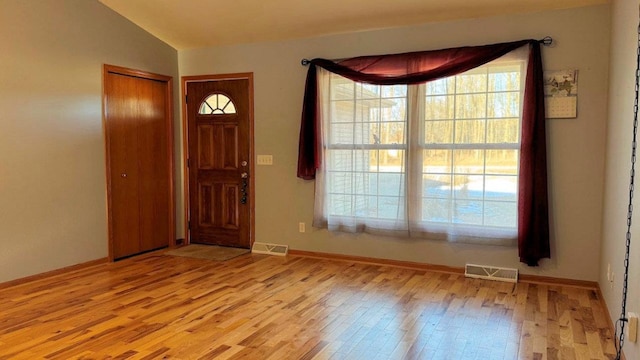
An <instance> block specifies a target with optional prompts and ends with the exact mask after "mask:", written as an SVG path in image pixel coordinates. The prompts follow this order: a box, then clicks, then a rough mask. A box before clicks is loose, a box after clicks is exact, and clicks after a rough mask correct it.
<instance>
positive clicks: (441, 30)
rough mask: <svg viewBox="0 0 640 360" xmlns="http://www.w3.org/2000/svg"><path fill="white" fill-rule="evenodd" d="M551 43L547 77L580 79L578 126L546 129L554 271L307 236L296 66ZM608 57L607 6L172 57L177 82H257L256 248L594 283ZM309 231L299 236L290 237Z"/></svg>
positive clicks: (424, 245) (498, 258) (549, 263)
mask: <svg viewBox="0 0 640 360" xmlns="http://www.w3.org/2000/svg"><path fill="white" fill-rule="evenodd" d="M545 35H550V36H553V38H554V39H555V46H554V47H552V48H545V49H544V52H543V57H544V61H545V67H546V68H547V69H550V70H560V69H565V68H578V69H579V70H580V80H579V82H580V83H579V88H580V95H579V109H578V111H579V117H578V118H577V119H569V120H549V121H548V133H549V135H548V137H549V154H550V155H549V174H550V194H551V199H552V200H551V207H552V208H551V214H552V224H551V225H552V251H553V254H552V256H553V257H552V259H551V260H545V261H543V262H542V266H541V267H539V268H536V269H534V268H528V267H526V266H523V265H521V264H519V262H518V256H517V250H516V249H515V248H509V247H492V246H469V245H461V244H450V243H445V242H435V241H428V240H416V239H411V240H406V239H393V238H383V237H375V236H369V235H347V234H331V233H329V232H327V231H326V230H320V229H311V226H310V223H311V219H312V212H313V188H314V183H313V182H312V181H303V180H300V179H297V178H296V176H295V173H296V161H297V142H298V132H299V122H300V112H301V103H302V94H303V88H304V78H305V73H306V68H305V67H302V66H300V60H301V59H302V58H305V57H306V58H313V57H325V58H344V57H350V56H357V55H367V54H381V53H395V52H403V51H415V50H425V49H438V48H445V47H454V46H463V45H474V44H486V43H494V42H501V41H510V40H519V39H523V38H542V37H544V36H545ZM608 49H609V7H608V5H604V6H596V7H587V8H580V9H574V10H563V11H553V12H544V13H537V14H529V15H517V16H504V17H495V18H486V19H476V20H465V21H458V22H447V23H438V24H430V25H423V26H412V27H405V28H399V29H390V30H379V31H369V32H359V33H349V34H342V35H334V36H326V37H318V38H312V39H303V40H295V41H286V42H273V43H258V44H249V45H238V46H227V47H215V48H205V49H195V50H185V51H180V52H179V64H180V75H181V76H185V75H202V74H220V73H231V72H245V71H252V72H254V74H255V130H256V131H255V134H256V135H255V145H256V154H272V155H273V156H274V165H273V166H259V167H257V168H256V169H255V171H254V174H255V177H256V240H257V241H264V242H271V243H281V244H289V245H290V246H291V248H293V249H300V250H308V251H321V252H331V253H340V254H350V255H358V256H368V257H379V258H390V259H398V260H407V261H418V262H426V263H433V264H444V265H451V266H463V265H464V264H465V263H467V262H472V263H480V264H491V265H498V266H509V267H518V268H520V269H521V270H522V272H523V273H530V274H531V273H533V274H540V275H545V276H554V277H564V278H573V279H584V280H597V278H598V268H599V253H598V251H599V249H600V236H601V217H602V198H603V197H602V189H603V172H604V147H605V145H604V143H605V124H606V104H607V86H606V84H607V70H608ZM298 222H305V223H306V224H307V229H309V230H310V231H308V232H306V233H299V232H298Z"/></svg>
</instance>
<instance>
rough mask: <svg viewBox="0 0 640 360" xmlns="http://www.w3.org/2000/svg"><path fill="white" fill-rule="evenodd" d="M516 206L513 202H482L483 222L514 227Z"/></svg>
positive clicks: (515, 223) (516, 212)
mask: <svg viewBox="0 0 640 360" xmlns="http://www.w3.org/2000/svg"><path fill="white" fill-rule="evenodd" d="M517 208H518V206H517V204H516V203H515V202H493V201H485V203H484V219H485V220H484V222H485V224H486V225H490V226H499V227H508V228H514V227H516V226H517V214H518V209H517Z"/></svg>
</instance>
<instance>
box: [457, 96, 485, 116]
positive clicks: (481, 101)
mask: <svg viewBox="0 0 640 360" xmlns="http://www.w3.org/2000/svg"><path fill="white" fill-rule="evenodd" d="M486 116H487V95H486V94H473V95H459V96H456V119H482V118H485V117H486Z"/></svg>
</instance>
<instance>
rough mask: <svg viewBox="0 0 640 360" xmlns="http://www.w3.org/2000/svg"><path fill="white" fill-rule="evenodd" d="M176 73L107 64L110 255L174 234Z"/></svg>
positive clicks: (150, 246)
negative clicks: (173, 90) (173, 87)
mask: <svg viewBox="0 0 640 360" xmlns="http://www.w3.org/2000/svg"><path fill="white" fill-rule="evenodd" d="M171 102H172V98H171V77H168V76H163V75H156V74H151V73H146V72H141V71H137V70H130V69H125V68H120V67H115V66H110V65H105V67H104V119H105V136H106V148H107V194H108V215H109V240H110V241H109V243H110V246H109V256H110V258H111V259H114V260H115V259H119V258H123V257H127V256H130V255H134V254H138V253H141V252H145V251H149V250H154V249H158V248H162V247H166V246H168V245H170V243H171V239H172V238H174V236H175V230H174V229H175V224H174V200H173V130H172V110H171V109H172V104H171Z"/></svg>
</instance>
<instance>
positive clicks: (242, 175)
mask: <svg viewBox="0 0 640 360" xmlns="http://www.w3.org/2000/svg"><path fill="white" fill-rule="evenodd" d="M240 176H241V177H242V178H243V179H246V178H248V177H249V174H247V173H246V172H243V173H242V174H240Z"/></svg>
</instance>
